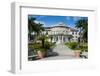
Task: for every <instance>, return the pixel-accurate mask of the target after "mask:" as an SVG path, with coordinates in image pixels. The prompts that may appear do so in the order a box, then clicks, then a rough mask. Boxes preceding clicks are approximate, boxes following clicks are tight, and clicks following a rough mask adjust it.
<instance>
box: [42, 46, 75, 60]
mask: <svg viewBox="0 0 100 76" xmlns="http://www.w3.org/2000/svg"><path fill="white" fill-rule="evenodd" d="M53 52H56V53H58V56H53V57H47V58H43V59H41V60H56V59H76V57H75V56H74V51H73V50H72V49H70V48H68V47H67V46H65V45H64V44H58V45H56V47H55V48H54V49H53Z"/></svg>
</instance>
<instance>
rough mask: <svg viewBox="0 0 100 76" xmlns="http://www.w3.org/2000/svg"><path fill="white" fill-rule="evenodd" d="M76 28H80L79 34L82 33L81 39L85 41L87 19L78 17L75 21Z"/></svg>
mask: <svg viewBox="0 0 100 76" xmlns="http://www.w3.org/2000/svg"><path fill="white" fill-rule="evenodd" d="M75 27H76V28H78V29H80V35H82V37H81V38H82V39H83V41H86V42H87V33H88V20H87V19H80V20H78V21H77V22H76V26H75Z"/></svg>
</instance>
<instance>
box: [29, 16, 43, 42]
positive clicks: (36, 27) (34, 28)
mask: <svg viewBox="0 0 100 76" xmlns="http://www.w3.org/2000/svg"><path fill="white" fill-rule="evenodd" d="M35 20H36V18H34V17H31V18H28V35H29V39H30V40H31V33H32V32H34V33H35V34H36V35H37V36H38V35H39V34H40V33H41V31H44V27H43V24H41V23H35Z"/></svg>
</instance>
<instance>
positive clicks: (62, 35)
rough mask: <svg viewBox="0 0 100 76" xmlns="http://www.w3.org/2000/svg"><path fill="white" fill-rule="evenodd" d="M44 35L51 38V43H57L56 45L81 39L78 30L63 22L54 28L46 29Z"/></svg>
mask: <svg viewBox="0 0 100 76" xmlns="http://www.w3.org/2000/svg"><path fill="white" fill-rule="evenodd" d="M42 33H43V34H45V35H47V36H48V37H49V41H52V42H56V44H60V43H65V42H77V41H78V38H79V31H78V30H77V29H75V28H72V27H68V26H67V25H65V24H64V23H62V22H60V23H58V24H56V25H53V26H52V27H45V31H44V32H42Z"/></svg>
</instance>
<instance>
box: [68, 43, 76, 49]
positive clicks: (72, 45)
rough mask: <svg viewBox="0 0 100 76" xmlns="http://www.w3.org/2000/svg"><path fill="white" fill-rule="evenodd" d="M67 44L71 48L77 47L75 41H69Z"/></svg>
mask: <svg viewBox="0 0 100 76" xmlns="http://www.w3.org/2000/svg"><path fill="white" fill-rule="evenodd" d="M69 45H70V48H71V49H75V48H77V45H78V43H76V42H71V43H70V44H69Z"/></svg>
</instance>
